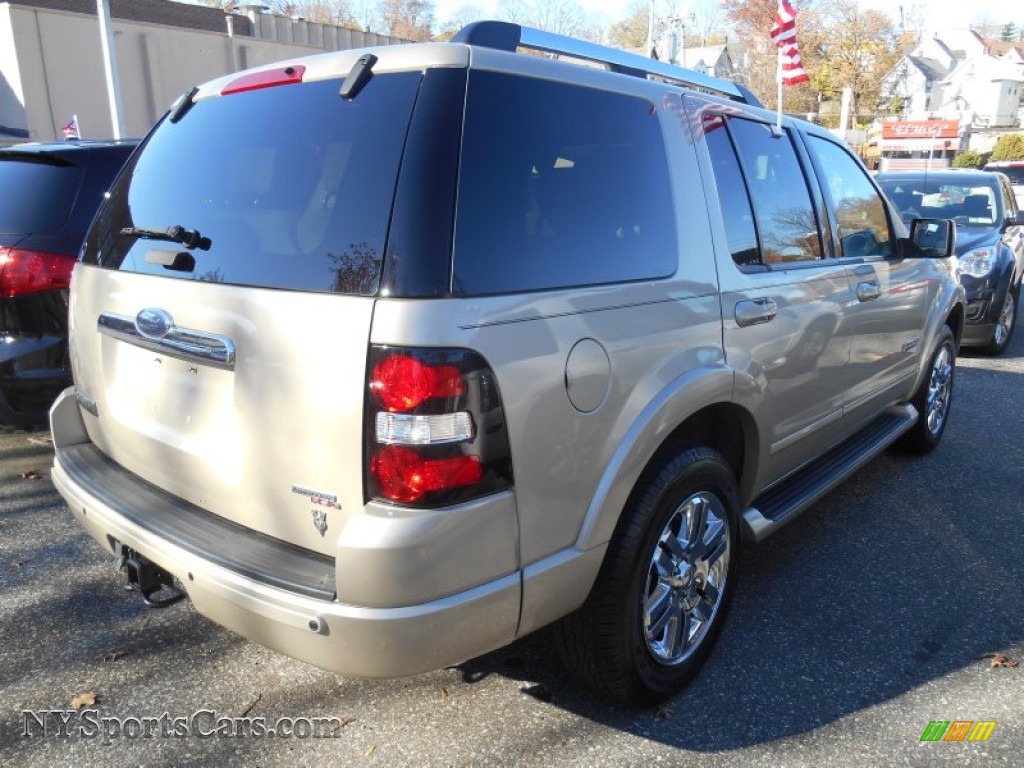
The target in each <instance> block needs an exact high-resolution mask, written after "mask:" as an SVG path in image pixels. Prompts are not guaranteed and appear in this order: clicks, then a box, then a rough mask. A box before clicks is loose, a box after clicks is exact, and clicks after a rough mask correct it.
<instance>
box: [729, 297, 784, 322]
mask: <svg viewBox="0 0 1024 768" xmlns="http://www.w3.org/2000/svg"><path fill="white" fill-rule="evenodd" d="M777 314H779V307H778V305H777V304H776V303H775V300H774V299H752V300H749V301H737V302H736V325H738V326H739V327H740V328H746V327H747V326H748V325H760V324H761V323H767V322H768V321H770V320H772V319H773V318H774V317H775V316H776V315H777Z"/></svg>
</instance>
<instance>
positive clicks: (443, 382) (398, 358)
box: [370, 355, 465, 413]
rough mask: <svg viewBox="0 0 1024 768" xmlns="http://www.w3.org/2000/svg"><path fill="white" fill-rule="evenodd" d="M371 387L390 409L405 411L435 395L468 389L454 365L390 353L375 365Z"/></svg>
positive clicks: (451, 393)
mask: <svg viewBox="0 0 1024 768" xmlns="http://www.w3.org/2000/svg"><path fill="white" fill-rule="evenodd" d="M370 390H371V391H372V392H373V395H374V397H376V398H377V401H378V402H379V403H380V404H381V405H383V406H384V407H385V408H387V409H388V410H389V411H392V412H398V413H405V412H406V411H411V410H413V409H414V408H416V407H418V406H419V405H421V404H422V403H423V402H425V401H426V400H430V399H432V398H450V397H457V396H458V395H461V394H463V392H464V391H465V388H464V387H463V384H462V374H461V373H460V371H459V369H458V368H456V367H455V366H454V365H427V364H425V363H421V362H420V361H419V360H417V359H416V358H414V357H410V356H408V355H388V356H387V357H385V358H384V359H383V360H382V361H381V362H379V363H377V364H376V365H375V366H373V378H372V380H371V381H370Z"/></svg>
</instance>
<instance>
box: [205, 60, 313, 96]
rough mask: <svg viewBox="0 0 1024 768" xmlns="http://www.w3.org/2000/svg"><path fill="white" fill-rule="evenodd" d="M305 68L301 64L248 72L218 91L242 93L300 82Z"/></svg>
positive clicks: (222, 93) (226, 93) (222, 92)
mask: <svg viewBox="0 0 1024 768" xmlns="http://www.w3.org/2000/svg"><path fill="white" fill-rule="evenodd" d="M305 72H306V68H305V67H304V66H303V65H301V64H295V65H293V66H289V67H280V68H275V69H264V70H262V71H260V72H250V73H249V74H247V75H242V76H241V77H236V78H235V79H234V80H232V81H231V82H230V83H228V84H227V85H225V86H224V87H223V88H222V89H221V92H220V95H221V96H227V95H228V94H229V93H242V92H243V91H255V90H258V89H260V88H272V87H273V86H275V85H291V84H292V83H301V82H302V76H303V75H304V74H305Z"/></svg>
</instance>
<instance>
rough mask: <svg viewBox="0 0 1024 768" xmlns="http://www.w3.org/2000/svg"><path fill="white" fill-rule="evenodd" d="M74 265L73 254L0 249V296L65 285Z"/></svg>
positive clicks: (46, 289)
mask: <svg viewBox="0 0 1024 768" xmlns="http://www.w3.org/2000/svg"><path fill="white" fill-rule="evenodd" d="M74 268H75V257H74V256H67V255H65V254H61V253H46V252H45V251H28V250H23V249H20V248H10V249H0V296H2V297H3V298H6V299H9V298H12V297H14V296H24V295H25V294H27V293H38V292H39V291H53V290H57V289H60V288H67V287H68V285H69V284H70V283H71V271H72V270H73V269H74Z"/></svg>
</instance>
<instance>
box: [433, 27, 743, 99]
mask: <svg viewBox="0 0 1024 768" xmlns="http://www.w3.org/2000/svg"><path fill="white" fill-rule="evenodd" d="M451 42H453V43H465V44H467V45H479V46H482V47H484V48H495V49H497V50H500V51H510V52H515V50H516V49H517V48H528V49H530V50H533V51H543V52H545V53H555V54H561V55H564V56H571V57H573V58H577V59H585V60H587V61H593V62H596V63H599V64H605V65H607V67H608V68H609V69H610V70H611V71H613V72H619V73H621V74H625V75H632V76H634V77H642V78H645V79H646V78H648V77H656V78H661V79H663V80H667V81H669V82H671V83H676V84H679V85H687V86H692V87H696V88H700V89H702V90H705V91H710V92H712V93H715V94H720V95H723V96H726V97H728V98H730V99H732V100H734V101H741V102H743V103H745V104H750V105H752V106H755V107H761V106H763V105H762V104H761V101H760V100H759V99H758V98H757V97H756V96H755V95H754V94H753V93H751V92H750V91H749V90H748V89H747V88H745V87H743V86H742V85H739V84H738V83H734V82H732V81H730V80H723V79H721V78H717V77H711V76H710V75H705V74H702V73H700V72H697V71H695V70H692V69H686V68H684V67H676V66H673V65H672V64H666V63H665V62H662V61H658V60H657V59H645V58H644V57H643V56H637V55H636V54H633V53H627V52H626V51H620V50H617V49H615V48H608V47H606V46H603V45H597V44H596V43H589V42H587V41H586V40H577V39H575V38H572V37H566V36H565V35H556V34H555V33H553V32H545V31H543V30H540V29H534V28H532V27H524V26H522V25H520V24H513V23H511V22H507V21H476V22H473V23H472V24H468V25H466V26H465V27H463V28H462V29H461V30H460V31H459V32H458V34H456V35H455V37H453V38H452V39H451Z"/></svg>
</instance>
